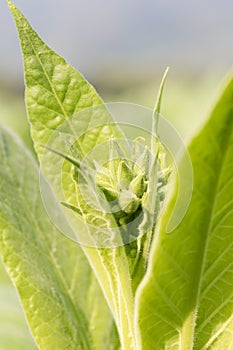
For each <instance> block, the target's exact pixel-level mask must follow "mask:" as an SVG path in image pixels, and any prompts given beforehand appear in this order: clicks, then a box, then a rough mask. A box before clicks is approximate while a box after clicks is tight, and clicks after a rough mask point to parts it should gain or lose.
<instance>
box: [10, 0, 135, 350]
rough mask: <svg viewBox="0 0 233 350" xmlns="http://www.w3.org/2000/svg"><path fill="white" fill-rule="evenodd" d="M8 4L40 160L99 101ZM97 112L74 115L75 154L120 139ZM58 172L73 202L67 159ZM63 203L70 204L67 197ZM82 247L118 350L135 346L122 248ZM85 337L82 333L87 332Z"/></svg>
mask: <svg viewBox="0 0 233 350" xmlns="http://www.w3.org/2000/svg"><path fill="white" fill-rule="evenodd" d="M8 4H9V7H10V10H11V12H12V14H13V16H14V19H15V22H16V26H17V29H18V33H19V37H20V41H21V47H22V52H23V56H24V69H25V80H26V105H27V110H28V118H29V120H30V123H31V131H32V138H33V141H34V144H35V148H36V151H37V154H38V157H39V159H40V160H41V159H42V157H43V152H44V148H42V147H41V145H46V144H47V142H48V141H49V139H50V137H51V136H52V135H53V133H54V131H56V130H57V128H58V127H59V126H60V125H62V124H63V123H64V121H66V120H67V124H68V126H70V119H69V117H71V116H72V115H75V114H76V113H77V112H80V111H82V110H85V109H86V108H93V107H96V106H102V101H101V99H100V98H99V96H98V95H97V94H96V92H95V90H94V89H93V87H92V86H90V84H89V83H88V82H87V81H86V80H84V78H83V77H82V76H81V75H80V74H79V73H78V72H77V71H76V70H74V68H72V67H71V66H70V65H68V64H67V63H66V62H65V61H64V59H63V58H61V57H60V56H59V55H57V54H56V53H55V52H53V51H52V50H51V49H50V48H49V47H48V46H47V45H46V44H45V43H44V42H43V41H42V40H41V39H40V38H39V36H38V35H37V34H36V32H35V31H34V30H33V29H32V28H31V26H30V25H29V23H28V21H27V20H26V19H25V17H24V16H23V15H22V14H21V12H20V11H19V10H18V9H17V8H16V7H15V6H14V5H13V4H12V2H10V1H8ZM101 112H103V113H101V114H98V113H97V115H95V113H87V116H86V117H85V115H84V118H80V119H76V125H75V130H78V133H79V135H82V133H85V134H84V135H83V136H82V137H80V138H79V142H78V144H77V149H78V150H79V153H80V154H81V155H85V154H87V153H88V151H89V150H91V149H92V148H93V147H94V146H95V145H96V144H97V143H101V142H103V141H104V140H110V139H111V138H113V137H119V136H120V137H122V134H121V133H120V131H119V130H118V128H117V127H116V125H113V124H112V119H111V116H110V115H109V113H108V111H106V110H105V107H104V106H103V108H102V109H101ZM100 118H101V119H100ZM99 123H102V127H98V128H97V129H94V130H91V129H92V127H94V128H95V126H96V125H99ZM71 129H72V127H71V128H70V130H71ZM70 130H69V131H68V133H67V135H68V136H69V133H70V132H71V131H73V130H71V131H70ZM47 164H48V167H47V169H43V171H44V173H45V174H46V175H47V177H48V178H49V180H50V182H51V183H52V185H53V189H54V190H55V193H56V184H57V183H58V181H59V179H60V177H59V176H60V174H54V173H53V171H52V170H53V166H54V164H55V163H54V155H53V154H51V157H50V158H49V157H48V163H47ZM67 174H68V175H67ZM63 175H64V181H63V183H62V184H63V188H64V191H65V193H66V196H67V197H70V198H71V199H72V200H73V201H74V200H77V198H79V196H78V195H79V193H77V191H76V189H75V186H74V181H73V183H72V172H71V168H69V164H67V163H66V168H65V170H64V172H63ZM78 200H79V199H78ZM69 204H71V205H75V203H73V202H72V201H70V202H69ZM88 215H89V216H92V218H93V220H94V219H96V217H95V212H94V211H93V210H92V211H91V209H90V211H89V213H88ZM101 219H102V218H101ZM82 248H83V251H84V253H85V255H86V256H87V258H88V260H89V263H90V264H91V267H92V269H93V270H94V272H95V274H96V276H97V279H98V281H99V283H100V285H101V288H102V290H103V292H104V295H105V297H106V299H107V301H108V304H109V306H110V308H111V310H112V313H113V316H114V318H115V320H116V324H117V327H118V331H119V336H120V338H121V342H122V347H123V349H125V350H130V349H133V350H136V349H138V345H137V339H136V332H135V325H134V301H133V293H132V288H131V278H130V271H129V262H128V260H127V257H126V253H125V249H124V247H119V248H114V249H93V248H88V247H82ZM77 312H78V311H77ZM82 327H83V329H84V328H85V327H86V325H85V324H83V326H82ZM86 336H87V337H88V333H87V335H86Z"/></svg>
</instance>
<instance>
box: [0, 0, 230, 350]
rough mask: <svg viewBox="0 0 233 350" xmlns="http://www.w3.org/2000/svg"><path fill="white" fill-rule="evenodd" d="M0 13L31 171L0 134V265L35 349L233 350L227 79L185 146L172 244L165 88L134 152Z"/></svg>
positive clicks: (87, 96) (20, 23) (89, 92)
mask: <svg viewBox="0 0 233 350" xmlns="http://www.w3.org/2000/svg"><path fill="white" fill-rule="evenodd" d="M8 4H9V8H10V10H11V13H12V15H13V17H14V20H15V23H16V26H17V29H18V34H19V38H20V42H21V48H22V53H23V59H24V71H25V85H26V99H25V101H26V107H27V114H28V120H29V122H30V126H31V136H32V140H33V142H34V147H35V151H36V153H37V156H38V162H37V161H35V160H34V158H33V156H32V155H31V154H30V152H29V151H28V150H27V149H26V148H25V146H24V145H23V144H22V142H21V141H20V140H19V138H18V137H17V135H15V134H13V133H12V132H11V131H9V130H7V129H6V128H5V127H3V126H1V128H0V159H1V163H0V254H1V256H2V259H3V261H4V264H5V267H6V269H7V272H8V274H9V276H10V277H11V280H12V281H13V283H14V285H15V287H16V289H17V291H18V294H19V296H20V300H21V303H22V306H23V309H24V312H25V314H26V318H27V321H28V325H29V328H30V331H31V333H32V335H33V337H34V340H35V343H36V345H37V346H38V348H39V349H48V350H51V349H62V350H64V349H75V350H77V349H82V350H87V349H88V350H90V349H93V350H94V349H95V350H102V349H103V350H104V349H112V350H113V349H114V350H116V349H124V350H131V349H132V350H140V349H143V350H153V349H155V350H157V349H158V350H162V349H166V350H168V349H171V350H175V349H180V350H191V349H197V350H198V349H203V350H204V349H215V350H227V349H228V350H230V349H232V348H233V317H232V316H233V274H232V272H233V270H232V266H233V260H232V257H233V239H232V223H233V216H232V199H233V193H232V168H233V164H232V160H233V159H232V154H233V153H232V141H233V133H232V123H233V79H232V76H231V77H230V78H229V79H228V81H227V84H226V86H225V88H224V90H223V92H222V94H221V96H220V98H219V100H218V101H217V102H216V105H215V107H214V108H213V110H212V112H211V113H210V116H209V118H208V119H207V121H206V124H205V125H204V126H203V127H202V128H201V130H200V131H199V132H198V133H197V134H196V136H195V137H194V138H193V139H192V141H191V143H190V145H189V146H188V152H189V155H190V158H191V163H192V168H193V176H194V183H193V191H192V198H191V202H190V204H189V207H188V209H187V212H186V213H184V217H183V218H181V219H182V220H181V221H180V222H179V223H177V225H176V227H175V228H173V230H172V231H171V232H169V233H168V232H167V226H168V222H169V220H170V218H171V216H172V213H173V212H174V207H175V206H176V205H177V203H176V201H177V198H178V194H177V193H178V192H179V176H178V175H177V171H176V166H175V165H174V161H172V160H171V158H172V157H171V155H169V154H168V153H169V152H168V151H167V150H166V145H164V144H163V142H162V141H163V140H161V139H160V137H159V117H160V108H161V97H162V90H163V85H164V81H163V82H162V84H161V89H160V92H159V96H158V100H157V103H156V106H155V109H154V111H152V121H153V122H152V131H151V137H150V139H149V143H147V140H145V139H144V138H143V137H140V135H139V137H137V138H134V139H132V140H130V142H129V140H128V139H126V136H125V133H124V132H123V130H122V129H121V127H120V126H119V125H118V124H117V123H116V122H115V121H114V120H113V118H112V115H111V113H110V111H109V110H108V107H107V106H106V105H105V104H104V103H103V101H102V100H101V98H100V97H99V96H98V94H97V92H96V91H95V90H94V88H93V87H92V86H91V85H90V84H89V83H88V82H87V81H86V80H85V79H84V78H83V77H82V75H80V73H78V72H77V71H76V70H75V69H74V68H72V67H71V66H70V65H69V64H68V63H67V62H66V61H65V60H64V59H63V58H62V57H60V56H59V55H58V54H57V53H55V52H54V51H52V50H51V49H50V48H49V47H48V46H47V45H46V44H45V43H44V42H43V41H42V40H41V39H40V37H39V36H38V35H37V33H36V32H35V31H34V30H33V29H32V28H31V26H30V24H29V23H28V21H27V20H26V19H25V17H24V16H23V15H22V13H21V12H20V11H19V10H18V9H17V8H16V7H15V5H14V4H13V3H12V2H10V1H8ZM101 147H104V148H101ZM96 149H98V152H97V155H98V157H100V158H101V157H102V155H103V154H105V153H106V154H107V156H106V157H105V158H104V157H103V158H101V161H100V159H98V157H97V158H96V154H95V152H94V150H96ZM38 163H39V164H40V167H41V171H40V172H39V165H38ZM180 163H182V159H181V161H180ZM188 180H190V179H188ZM190 181H191V180H190ZM169 184H170V186H169ZM181 192H182V191H181ZM47 197H48V198H49V199H47ZM87 197H88V198H87ZM183 197H185V195H183ZM181 200H182V198H181ZM183 200H184V201H185V200H186V198H183ZM51 219H53V220H51ZM53 221H54V222H53ZM70 227H72V229H73V230H71V231H72V232H71V233H68V230H69V229H70ZM66 229H67V232H66ZM60 231H62V232H60ZM66 236H69V237H66Z"/></svg>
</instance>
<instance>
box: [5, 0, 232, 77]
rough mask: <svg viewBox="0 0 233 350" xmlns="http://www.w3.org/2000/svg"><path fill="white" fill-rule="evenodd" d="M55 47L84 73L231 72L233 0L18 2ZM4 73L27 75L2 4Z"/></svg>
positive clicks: (11, 25)
mask: <svg viewBox="0 0 233 350" xmlns="http://www.w3.org/2000/svg"><path fill="white" fill-rule="evenodd" d="M15 3H16V5H17V6H18V7H19V8H20V9H21V10H22V11H23V12H24V14H25V15H26V16H27V17H28V19H29V20H30V22H31V24H32V25H33V27H34V28H36V30H37V31H38V32H39V34H40V35H41V36H42V38H43V39H44V40H45V41H46V42H47V43H48V44H49V46H51V47H52V48H53V49H55V50H56V51H58V52H59V53H60V54H61V55H62V56H64V57H65V58H66V59H67V60H68V61H69V62H71V63H72V64H73V65H74V66H75V67H77V68H78V69H79V70H80V71H82V72H83V73H84V74H85V75H89V76H90V77H91V76H95V75H97V76H98V74H100V72H104V70H105V68H106V69H107V68H108V70H111V69H112V70H113V71H114V70H115V71H117V70H118V69H119V68H121V67H122V69H123V70H126V71H127V70H132V71H137V72H138V74H143V72H144V71H146V70H148V69H155V70H157V69H160V68H162V67H165V66H166V65H171V66H172V67H174V68H175V69H179V70H182V69H183V70H185V71H187V70H189V69H190V70H200V71H206V70H208V69H209V70H210V69H212V70H214V69H216V70H220V71H222V72H225V71H227V70H228V69H229V68H230V67H231V65H232V63H233V44H232V38H233V2H232V1H231V0H222V1H216V0H206V1H203V0H202V1H201V0H196V1H187V0H186V1H185V0H174V1H172V0H170V1H169V0H155V1H153V0H141V1H139V0H114V1H112V0H108V1H107V0H66V1H64V0H63V1H59V0H47V1H43V0H41V1H33V0H31V1H28V0H15ZM0 52H1V55H0V72H1V74H2V76H7V75H8V74H9V76H10V77H12V79H17V80H18V79H21V75H22V61H21V60H20V50H19V43H18V39H17V35H16V31H15V28H14V24H13V21H12V18H11V16H10V13H9V11H8V9H7V5H6V2H4V1H3V0H1V2H0Z"/></svg>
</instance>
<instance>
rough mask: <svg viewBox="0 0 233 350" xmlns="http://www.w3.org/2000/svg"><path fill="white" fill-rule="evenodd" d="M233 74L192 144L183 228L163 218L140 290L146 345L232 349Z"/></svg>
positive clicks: (161, 347) (168, 215) (141, 323)
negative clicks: (168, 228) (191, 177)
mask: <svg viewBox="0 0 233 350" xmlns="http://www.w3.org/2000/svg"><path fill="white" fill-rule="evenodd" d="M232 124H233V79H232V77H231V80H230V81H229V83H228V85H227V87H226V89H225V91H224V93H223V95H222V96H221V98H220V100H219V102H218V103H217V105H216V107H215V108H214V110H213V112H212V113H211V116H210V118H209V120H208V122H207V124H206V125H205V126H204V127H203V129H202V130H201V131H200V133H199V134H198V135H197V136H196V137H195V138H194V139H193V141H192V142H191V144H190V147H189V152H190V156H191V159H192V164H193V171H194V189H193V195H192V200H191V204H190V207H189V209H188V212H187V213H186V215H185V217H184V219H183V220H182V222H181V223H180V225H179V226H178V227H177V229H175V230H174V231H173V232H172V233H171V234H166V225H167V222H168V219H169V217H170V215H171V212H172V208H173V206H174V200H175V198H173V200H172V201H171V203H170V206H169V208H168V210H167V211H166V213H165V214H164V215H163V218H162V221H161V227H160V229H158V230H157V237H156V239H155V241H154V245H153V251H152V252H151V260H150V266H149V268H148V273H147V276H146V277H145V279H144V282H143V285H142V287H141V290H140V292H139V295H138V298H139V299H138V319H139V325H140V329H141V334H142V348H143V350H147V349H148V350H152V349H155V350H156V349H158V350H162V349H166V350H168V349H171V350H176V349H179V350H190V349H195V350H201V349H202V350H204V349H206V350H207V349H212V350H227V349H229V350H230V349H232V346H233V345H232V344H233V337H232V334H233V293H232V291H233V269H232V266H233V265H232V257H233V241H232V226H233V215H232V198H233V192H232V188H233V187H232V175H233V174H232V169H233V165H232V160H233V157H232V154H233V149H232V142H233V134H232Z"/></svg>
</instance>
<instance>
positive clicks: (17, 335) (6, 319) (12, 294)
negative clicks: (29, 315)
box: [0, 260, 37, 350]
mask: <svg viewBox="0 0 233 350" xmlns="http://www.w3.org/2000/svg"><path fill="white" fill-rule="evenodd" d="M0 310H1V313H0V349H1V350H9V349H17V350H34V349H37V347H36V345H35V344H34V342H33V340H32V337H31V334H30V333H29V330H28V327H27V324H26V322H25V317H24V314H23V310H22V307H21V305H20V303H19V300H18V296H17V293H16V290H15V288H14V286H13V285H12V284H11V282H10V280H9V277H8V276H7V274H6V272H5V271H4V268H3V264H2V262H1V260H0Z"/></svg>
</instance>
